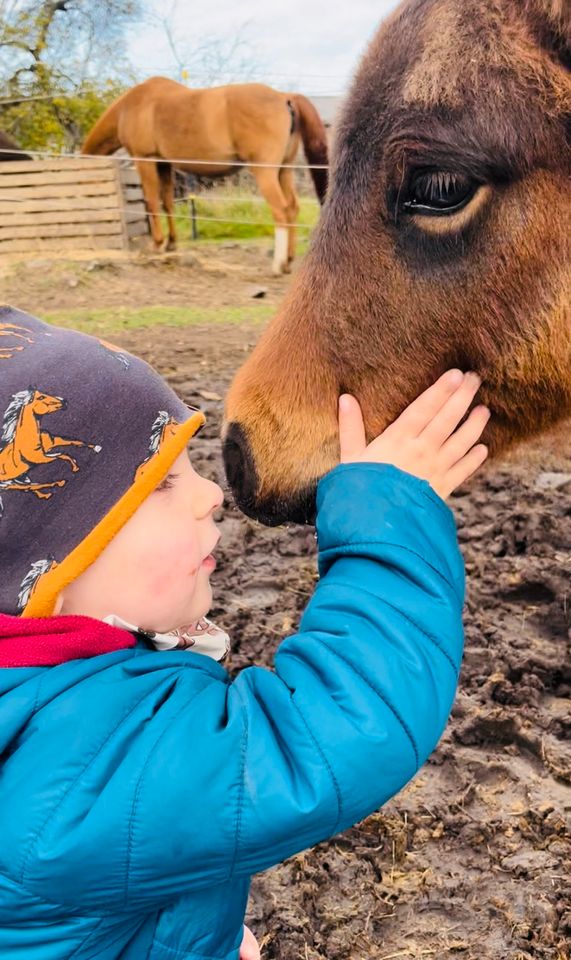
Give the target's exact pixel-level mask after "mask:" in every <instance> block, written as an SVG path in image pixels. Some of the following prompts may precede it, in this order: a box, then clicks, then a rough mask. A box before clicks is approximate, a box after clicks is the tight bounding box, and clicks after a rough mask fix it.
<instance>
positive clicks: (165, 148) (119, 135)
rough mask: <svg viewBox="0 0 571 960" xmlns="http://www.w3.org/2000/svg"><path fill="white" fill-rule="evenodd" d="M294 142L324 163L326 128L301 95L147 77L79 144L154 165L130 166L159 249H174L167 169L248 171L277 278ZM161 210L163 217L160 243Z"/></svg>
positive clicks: (291, 236) (219, 173)
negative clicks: (264, 212)
mask: <svg viewBox="0 0 571 960" xmlns="http://www.w3.org/2000/svg"><path fill="white" fill-rule="evenodd" d="M300 140H301V141H302V143H303V147H304V151H305V156H306V158H307V161H308V163H309V164H312V165H318V166H322V167H323V166H325V165H326V164H327V139H326V133H325V127H324V126H323V123H322V121H321V118H320V117H319V114H318V113H317V110H316V109H315V107H314V106H313V104H312V103H311V102H310V101H309V100H308V99H307V98H306V97H303V96H301V94H298V93H295V94H294V93H280V92H279V91H278V90H273V89H272V88H271V87H267V86H265V85H264V84H262V83H241V84H232V85H230V86H223V87H213V88H211V89H206V90H189V89H188V88H187V87H185V86H183V85H182V84H180V83H176V82H175V81H174V80H168V79H167V78H165V77H152V78H151V79H150V80H146V81H145V82H144V83H139V84H137V86H135V87H132V88H131V89H130V90H128V91H127V93H124V94H123V96H121V97H119V99H118V100H116V101H115V102H114V103H112V104H111V106H110V107H109V108H108V109H107V110H106V112H105V113H104V114H103V116H102V117H101V118H100V119H99V120H98V122H97V123H96V124H95V126H94V128H93V130H92V131H91V132H90V134H89V135H88V137H87V139H86V140H85V143H84V144H83V147H82V153H84V154H110V153H113V152H114V151H115V150H118V149H119V148H120V147H124V148H125V149H126V150H128V151H129V153H130V154H131V156H133V157H141V158H145V157H149V158H156V159H157V162H156V163H149V162H148V161H145V160H136V161H135V163H136V166H137V169H138V171H139V176H140V178H141V182H142V185H143V192H144V195H145V201H146V204H147V210H148V212H149V218H150V224H151V233H152V236H153V240H154V243H155V246H156V247H157V248H158V249H172V248H174V246H175V244H176V232H175V225H174V219H173V212H174V175H173V167H176V169H179V170H184V171H185V172H187V173H194V174H196V175H198V176H205V177H226V176H228V175H230V174H232V173H236V170H237V167H236V163H243V164H246V165H247V166H248V167H249V169H250V170H251V172H252V174H253V176H254V178H255V180H256V183H257V184H258V187H259V188H260V191H261V193H262V194H263V196H264V197H265V199H266V200H267V202H268V203H269V205H270V207H271V210H272V215H273V218H274V221H275V225H276V226H275V249H274V260H273V271H274V273H276V274H279V273H286V272H288V271H289V267H290V264H291V261H292V260H293V258H294V255H295V240H296V230H295V223H296V220H297V215H298V212H299V203H298V200H297V195H296V191H295V184H294V171H293V170H292V169H291V167H290V166H288V165H290V164H292V163H294V162H295V158H296V156H297V152H298V149H299V145H300ZM193 160H195V161H197V160H198V161H202V162H201V163H198V164H197V163H192V162H191V161H193ZM189 161H190V162H189ZM260 164H261V166H260ZM311 174H312V177H313V182H314V184H315V190H316V193H317V196H318V197H319V200H320V202H322V201H323V199H324V197H325V192H326V189H327V171H326V170H325V169H317V170H316V169H312V171H311ZM161 204H162V206H163V207H164V209H165V211H166V213H167V216H168V224H169V235H168V239H167V240H166V241H165V238H164V235H163V232H162V229H161V224H160V206H161Z"/></svg>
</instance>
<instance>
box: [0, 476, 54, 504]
mask: <svg viewBox="0 0 571 960" xmlns="http://www.w3.org/2000/svg"><path fill="white" fill-rule="evenodd" d="M66 483H67V480H55V481H53V482H52V483H18V482H17V481H16V480H15V481H14V483H7V482H4V483H2V490H27V491H28V493H35V495H36V497H39V498H40V500H49V498H50V497H51V496H52V494H51V493H45V492H44V491H45V490H50V489H51V488H52V487H65V485H66Z"/></svg>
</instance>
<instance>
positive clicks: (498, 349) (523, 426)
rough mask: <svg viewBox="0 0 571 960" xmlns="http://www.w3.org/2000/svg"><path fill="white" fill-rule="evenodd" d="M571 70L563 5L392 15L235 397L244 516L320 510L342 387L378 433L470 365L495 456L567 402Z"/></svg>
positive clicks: (453, 4) (456, 5) (454, 7)
mask: <svg viewBox="0 0 571 960" xmlns="http://www.w3.org/2000/svg"><path fill="white" fill-rule="evenodd" d="M570 68H571V5H570V4H569V2H568V0H567V2H564V0H518V2H517V3H516V2H513V0H494V2H491V0H407V2H405V3H403V4H402V5H401V6H400V7H399V8H398V9H397V10H396V11H395V12H394V13H393V15H392V16H390V17H389V19H388V20H387V22H386V23H385V24H384V25H383V26H382V27H381V29H380V30H379V32H378V33H377V35H376V36H375V38H374V39H373V41H372V43H371V45H370V47H369V49H368V51H367V53H366V55H365V57H364V59H363V61H362V63H361V65H360V68H359V70H358V73H357V76H356V78H355V81H354V83H353V87H352V90H351V93H350V95H349V97H348V100H347V102H346V104H345V108H344V112H343V115H342V118H341V122H340V126H339V129H338V131H337V134H336V141H335V142H336V148H335V156H334V157H333V161H332V171H331V183H330V187H329V194H328V199H327V203H326V204H325V207H324V211H323V215H322V217H321V221H320V223H319V225H318V228H317V231H316V234H315V236H314V239H313V243H312V247H311V250H310V252H309V254H308V256H307V258H306V260H305V262H304V264H303V266H302V268H301V270H300V271H299V273H298V275H297V276H296V279H295V282H294V284H293V288H292V289H291V290H290V292H289V294H288V296H287V298H286V300H285V303H284V305H283V307H282V309H281V311H280V312H279V314H278V315H277V316H276V318H275V319H274V320H273V322H272V323H271V324H270V326H269V327H268V329H267V331H266V332H265V333H264V335H263V336H262V339H261V342H260V343H259V345H258V346H257V348H256V349H255V350H254V353H253V355H252V356H251V358H250V359H249V360H248V361H247V362H246V364H245V366H244V367H243V368H242V369H241V371H240V372H239V373H238V375H237V377H236V379H235V381H234V384H233V386H232V387H231V390H230V393H229V396H228V400H227V407H226V418H227V422H226V427H225V460H226V469H227V473H228V477H229V479H230V481H231V484H232V486H233V488H234V492H235V494H236V497H237V499H238V502H239V503H240V505H241V506H242V508H243V509H244V510H245V511H246V512H247V513H249V514H251V515H253V516H256V517H259V518H260V519H263V520H265V521H266V522H269V523H277V522H280V521H282V520H284V519H287V518H290V519H297V520H300V521H303V520H307V519H310V518H311V516H312V512H313V494H314V489H315V483H316V480H317V478H319V477H320V476H321V475H322V474H323V473H324V472H325V471H326V470H328V469H329V468H330V467H332V466H333V465H334V463H335V462H336V460H337V457H338V441H337V428H336V404H337V397H338V395H339V394H340V393H341V392H342V391H349V392H351V393H354V394H355V395H356V396H357V397H358V399H359V400H360V402H361V404H362V408H363V412H364V416H365V422H366V426H367V430H368V434H369V436H373V435H375V434H377V433H379V431H381V430H382V429H383V428H384V427H385V426H386V425H387V423H388V422H389V421H390V420H392V419H393V418H394V417H395V416H396V415H397V414H398V413H399V411H401V410H402V408H403V406H404V405H405V404H407V403H408V402H409V401H410V400H411V399H412V398H413V397H414V396H415V395H416V394H418V393H419V392H420V390H421V389H423V388H424V387H426V386H427V385H428V384H429V383H430V382H431V381H432V380H433V379H434V378H435V377H436V376H437V375H438V374H439V373H441V372H442V371H443V370H445V369H446V368H447V367H451V366H459V367H461V368H462V369H464V370H466V369H474V370H476V371H478V372H479V373H480V374H481V376H482V377H483V381H484V385H483V389H482V391H481V401H482V402H484V403H486V404H488V405H489V406H490V407H491V409H492V414H493V417H492V421H491V424H490V426H489V429H488V430H487V432H486V435H485V440H486V441H487V442H488V443H489V445H490V447H491V452H492V453H497V452H498V451H500V450H501V449H503V448H505V447H506V446H507V445H509V444H512V443H514V442H515V441H518V440H520V439H522V438H526V437H529V436H531V435H532V434H534V433H537V432H539V431H541V430H542V429H544V428H546V427H547V426H549V425H550V424H553V423H555V422H556V421H557V420H559V419H560V418H563V417H566V416H569V415H570V414H571V267H570V262H571V258H570V252H571V249H570V244H571V229H570V224H571V190H570V175H571V142H570V136H571V124H570V121H571V74H570Z"/></svg>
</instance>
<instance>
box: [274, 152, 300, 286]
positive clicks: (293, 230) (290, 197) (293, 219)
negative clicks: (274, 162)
mask: <svg viewBox="0 0 571 960" xmlns="http://www.w3.org/2000/svg"><path fill="white" fill-rule="evenodd" d="M279 176H280V185H281V188H282V190H283V193H284V197H285V198H286V201H287V205H288V207H287V222H288V223H289V224H291V226H289V227H288V243H287V260H288V266H287V270H286V271H285V272H286V273H289V270H290V264H291V262H292V260H293V258H294V257H295V245H296V239H297V227H296V226H295V224H296V223H297V217H298V214H299V201H298V199H297V193H296V190H295V178H294V172H293V170H290V169H285V170H284V168H283V167H282V169H281V170H280V175H279Z"/></svg>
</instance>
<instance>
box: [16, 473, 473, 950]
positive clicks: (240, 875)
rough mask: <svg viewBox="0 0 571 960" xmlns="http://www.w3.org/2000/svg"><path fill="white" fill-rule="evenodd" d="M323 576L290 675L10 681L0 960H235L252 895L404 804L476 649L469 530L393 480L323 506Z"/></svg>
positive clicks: (121, 675)
mask: <svg viewBox="0 0 571 960" xmlns="http://www.w3.org/2000/svg"><path fill="white" fill-rule="evenodd" d="M318 542H319V549H320V554H319V566H320V572H321V580H320V582H319V584H318V586H317V589H316V590H315V594H314V596H313V597H312V599H311V602H310V603H309V605H308V607H307V609H306V611H305V614H304V616H303V620H302V623H301V627H300V631H299V633H298V634H296V635H295V636H292V637H289V638H288V639H287V640H285V641H284V642H283V643H282V644H281V646H280V648H279V650H278V653H277V655H276V658H275V670H274V671H270V670H266V669H262V668H257V667H255V668H250V669H247V670H244V671H243V672H242V673H241V674H240V675H239V676H238V678H237V679H236V680H235V681H234V682H230V679H229V677H228V674H227V673H226V671H225V670H224V668H223V667H222V666H220V665H219V664H218V663H216V662H214V661H213V660H210V659H208V658H207V657H203V656H200V655H199V654H196V653H192V652H183V651H180V652H176V651H172V652H171V651H168V652H157V651H153V652H150V651H149V650H148V649H147V648H146V647H144V646H142V645H140V646H137V647H135V648H132V649H127V650H121V651H118V652H115V653H111V654H107V655H104V656H98V657H93V658H91V659H87V660H75V661H72V662H69V663H65V664H62V665H61V666H55V667H48V668H13V669H4V670H0V819H1V831H0V957H1V958H7V957H10V958H22V960H23V958H25V960H64V958H65V960H72V958H73V960H88V958H89V960H95V958H97V960H112V958H113V960H116V958H121V960H183V958H184V960H237V958H238V952H239V947H240V942H241V939H242V932H243V931H242V923H243V919H244V911H245V908H246V901H247V896H248V886H249V878H250V876H251V875H252V874H253V873H256V872H257V871H260V870H265V869H266V868H268V867H271V866H272V865H273V864H276V863H278V862H279V861H281V860H283V859H284V858H285V857H289V856H291V855H292V854H294V853H296V852H297V851H300V850H302V849H304V848H305V847H309V846H310V845H311V844H314V843H316V842H317V841H320V840H323V839H324V838H326V837H330V836H332V835H333V834H335V833H337V832H339V831H341V830H344V829H346V828H347V827H349V826H350V825H351V824H353V823H355V822H356V821H358V820H360V819H361V818H362V817H364V816H365V815H367V814H369V813H371V811H373V810H375V809H377V808H378V807H379V806H380V805H381V804H382V803H384V802H385V801H386V800H387V799H388V798H389V797H391V796H392V795H393V794H395V793H396V792H397V791H398V790H400V789H401V787H402V786H403V785H404V784H405V783H406V782H407V781H408V780H410V778H411V777H412V776H414V774H415V772H416V771H417V770H418V768H419V767H420V766H421V765H422V764H423V763H424V761H425V760H426V758H427V757H428V755H429V754H430V752H431V751H432V750H433V749H434V746H435V744H436V742H437V740H438V738H439V736H440V734H441V732H442V729H443V727H444V725H445V723H446V719H447V717H448V713H449V711H450V707H451V704H452V700H453V697H454V692H455V689H456V682H457V675H458V669H459V664H460V658H461V650H462V625H461V610H462V603H463V590H464V578H463V566H462V562H461V558H460V555H459V553H458V549H457V546H456V534H455V526H454V521H453V518H452V515H451V513H450V511H449V510H448V508H447V507H446V506H445V505H444V503H443V502H442V501H441V500H440V499H439V498H438V497H437V496H436V495H435V494H434V493H432V491H431V489H430V488H429V486H428V484H426V483H424V482H422V481H419V480H416V479H414V478H412V477H410V476H408V475H407V474H404V473H401V472H400V471H398V470H395V469H394V468H392V467H386V466H380V465H375V464H359V465H358V464H350V465H345V466H341V467H337V468H336V469H335V470H334V471H332V473H330V474H328V475H327V477H325V478H324V479H323V480H322V481H321V483H320V486H319V490H318Z"/></svg>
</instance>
